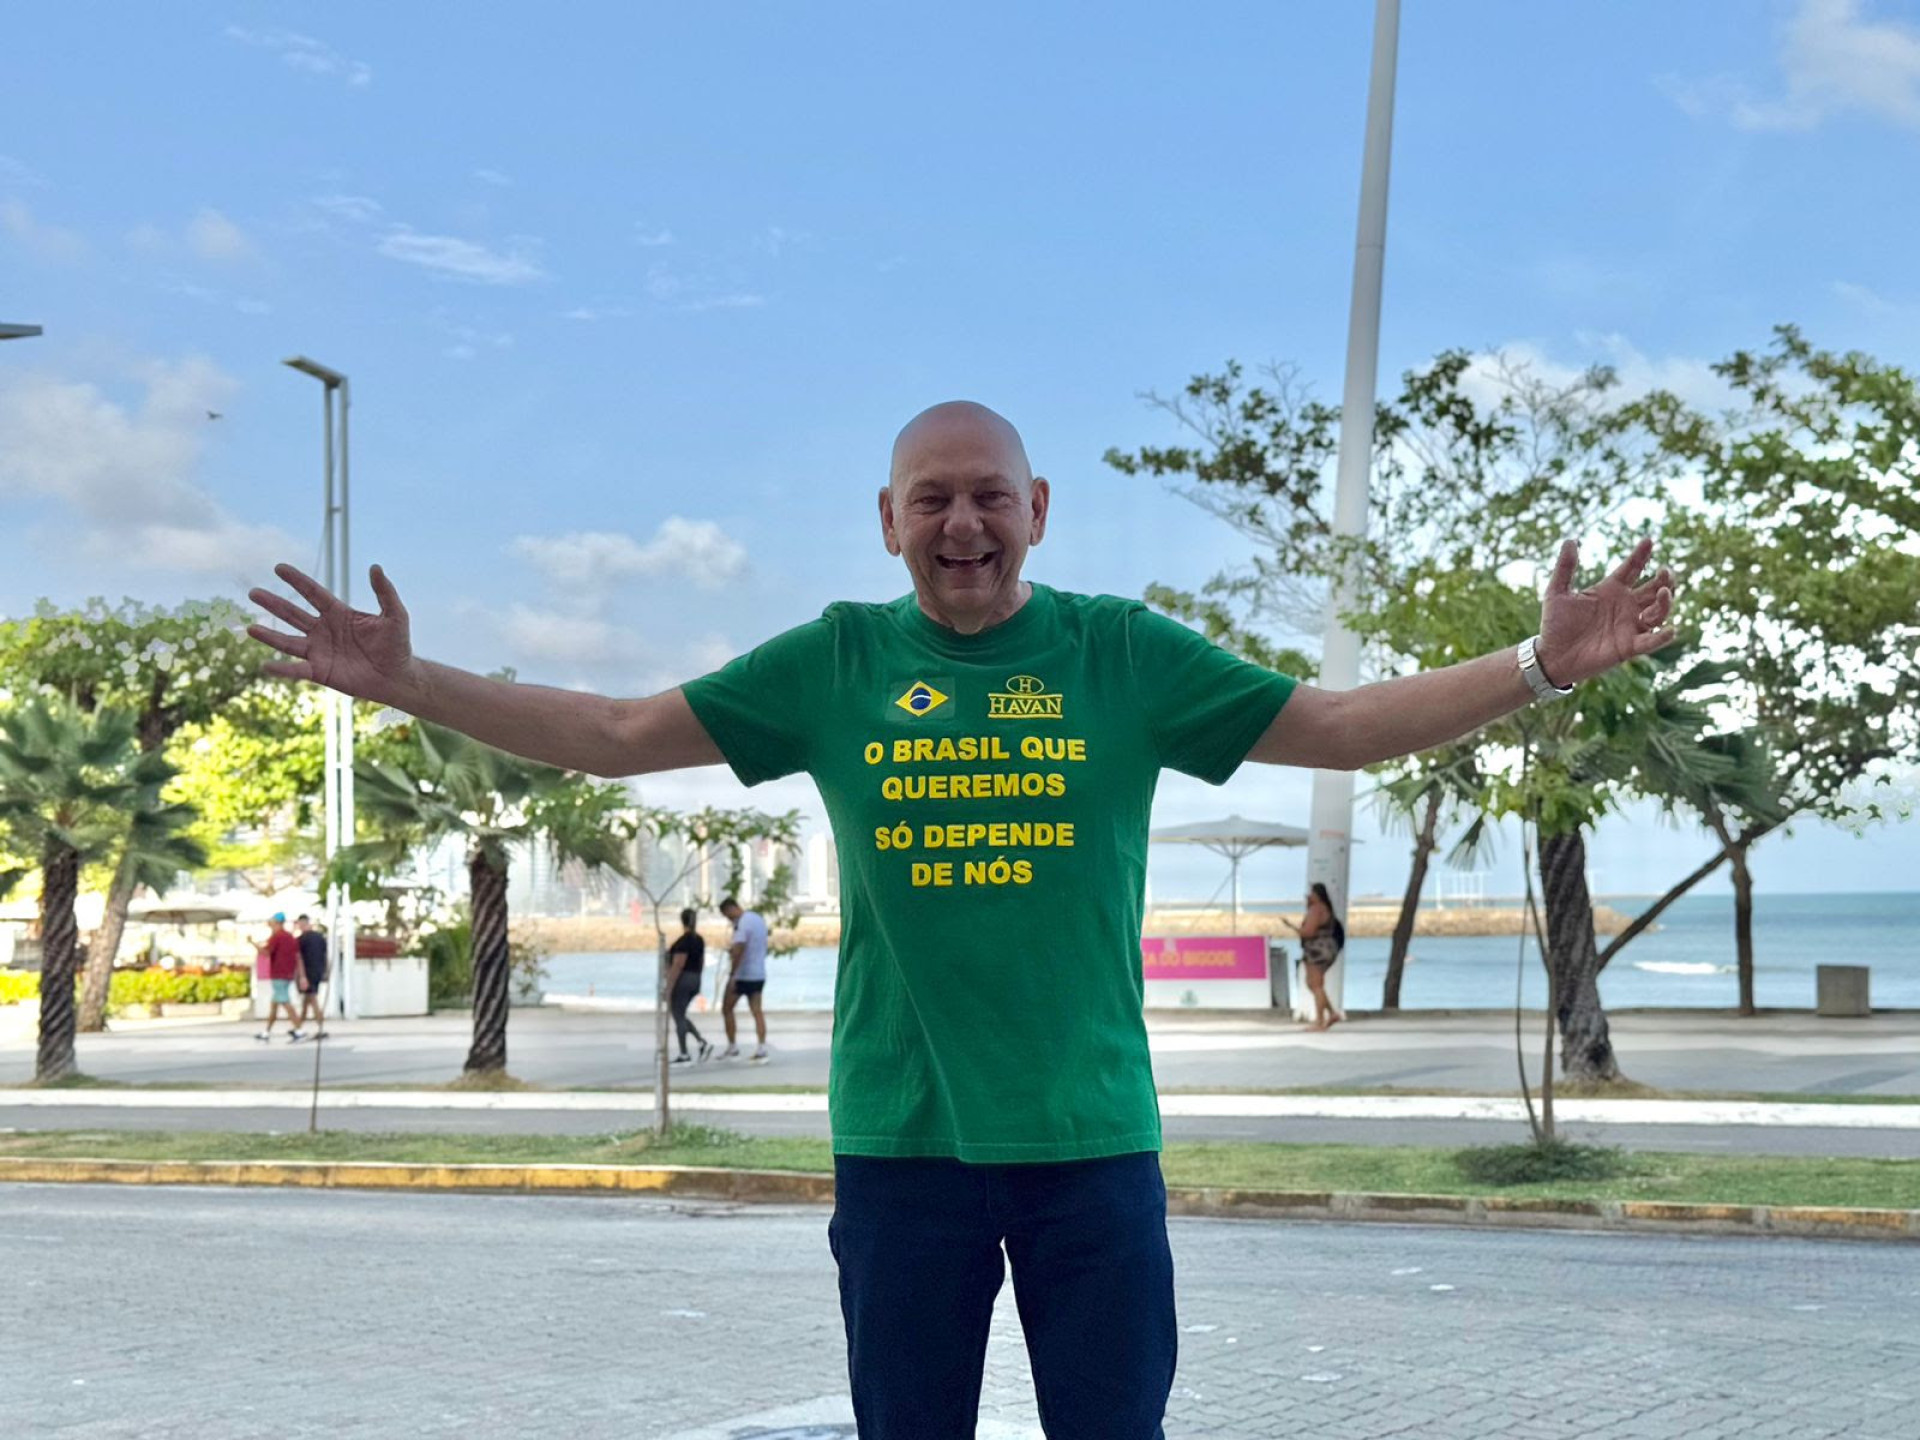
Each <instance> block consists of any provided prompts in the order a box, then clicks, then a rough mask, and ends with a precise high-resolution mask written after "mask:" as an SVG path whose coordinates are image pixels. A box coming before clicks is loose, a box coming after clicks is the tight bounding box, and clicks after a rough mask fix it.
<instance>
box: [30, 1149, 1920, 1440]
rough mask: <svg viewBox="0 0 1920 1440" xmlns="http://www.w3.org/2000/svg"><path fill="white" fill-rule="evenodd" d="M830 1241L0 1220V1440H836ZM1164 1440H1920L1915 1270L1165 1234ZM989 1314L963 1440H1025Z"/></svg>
mask: <svg viewBox="0 0 1920 1440" xmlns="http://www.w3.org/2000/svg"><path fill="white" fill-rule="evenodd" d="M825 1227H826V1213H825V1212H824V1211H823V1210H815V1209H805V1208H740V1207H730V1206H724V1205H703V1204H679V1205H668V1204H664V1203H660V1202H653V1201H644V1200H623V1199H600V1198H594V1199H577V1198H563V1197H539V1198H533V1197H508V1196H460V1195H410V1196H401V1195H381V1194H367V1193H352V1192H324V1193H323V1192H312V1193H308V1192H299V1191H272V1192H265V1191H261V1192H251V1191H238V1190H193V1189H166V1190H160V1189H152V1190H146V1189H131V1188H130V1189H121V1188H118V1187H100V1188H94V1187H53V1186H46V1187H35V1186H10V1187H9V1186H0V1301H3V1302H4V1309H0V1436H5V1437H7V1440H17V1437H40V1436H57V1437H61V1440H67V1437H72V1440H95V1437H99V1440H106V1437H133V1436H139V1437H142V1440H170V1437H179V1440H186V1437H193V1440H206V1437H221V1440H224V1437H256V1436H257V1437H276V1440H280V1437H306V1436H322V1435H324V1436H369V1437H371V1436H453V1435H460V1436H478V1437H488V1436H564V1437H566V1440H599V1437H608V1440H611V1437H620V1440H850V1437H852V1435H853V1428H852V1425H851V1423H850V1419H851V1412H850V1410H849V1408H848V1405H847V1401H846V1393H845V1379H844V1376H845V1351H844V1346H843V1342H842V1337H841V1331H840V1319H839V1313H838V1309H837V1305H836V1301H835V1294H834V1279H833V1267H832V1262H831V1260H830V1258H829V1257H828V1255H827V1250H826V1241H825ZM1173 1233H1174V1247H1175V1252H1176V1257H1177V1261H1178V1264H1179V1271H1180V1306H1181V1310H1180V1323H1181V1326H1182V1330H1183V1333H1182V1335H1181V1344H1182V1355H1181V1364H1180V1373H1179V1378H1178V1381H1177V1383H1176V1388H1175V1392H1174V1396H1173V1400H1172V1404H1171V1407H1170V1409H1169V1413H1168V1419H1167V1435H1168V1437H1169V1440H1185V1437H1197V1436H1219V1437H1235V1440H1267V1437H1280V1436H1288V1437H1312V1440H1380V1437H1389V1436H1406V1437H1418V1440H1576V1437H1578V1440H1722V1437H1736V1436H1737V1437H1752V1440H1825V1437H1838V1436H1847V1437H1854V1440H1914V1437H1915V1436H1916V1435H1920V1419H1916V1417H1920V1250H1916V1249H1914V1248H1911V1247H1901V1246H1889V1245H1875V1244H1865V1243H1859V1242H1843V1241H1832V1242H1821V1241H1797V1240H1778V1239H1774V1240H1764V1239H1763V1240H1746V1239H1716V1238H1699V1239H1681V1238H1668V1237H1648V1236H1612V1235H1588V1234H1579V1233H1565V1232H1525V1233H1485V1234H1483V1233H1474V1232H1462V1231H1457V1230H1448V1229H1426V1228H1421V1227H1416V1226H1405V1227H1401V1226H1339V1225H1329V1224H1312V1223H1277V1222H1275V1223H1268V1222H1248V1221H1178V1222H1175V1225H1174V1231H1173ZM1011 1300H1012V1296H1011V1291H1010V1289H1009V1290H1007V1291H1004V1292H1003V1294H1002V1297H1001V1307H1000V1311H999V1313H998V1315H997V1316H996V1320H995V1325H994V1333H993V1341H992V1345H991V1349H990V1353H989V1357H988V1379H987V1388H986V1396H985V1401H984V1403H983V1407H982V1419H981V1426H980V1433H979V1440H1037V1437H1039V1435H1040V1429H1039V1426H1038V1422H1037V1421H1036V1419H1035V1417H1034V1410H1033V1404H1032V1391H1031V1381H1030V1378H1029V1376H1028V1374H1027V1371H1026V1366H1025V1360H1024V1352H1023V1350H1022V1348H1021V1344H1020V1339H1019V1331H1018V1328H1017V1324H1016V1323H1015V1320H1014V1315H1013V1308H1012V1304H1011Z"/></svg>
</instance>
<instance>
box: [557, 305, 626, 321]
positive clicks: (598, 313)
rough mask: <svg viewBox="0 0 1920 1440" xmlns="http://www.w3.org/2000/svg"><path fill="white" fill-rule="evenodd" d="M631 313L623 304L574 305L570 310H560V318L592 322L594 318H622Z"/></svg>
mask: <svg viewBox="0 0 1920 1440" xmlns="http://www.w3.org/2000/svg"><path fill="white" fill-rule="evenodd" d="M631 314H633V311H631V310H630V309H628V308H627V307H626V306H625V305H576V306H574V307H573V308H572V309H571V310H562V311H561V312H560V318H561V319H562V320H581V321H585V322H588V323H592V322H593V321H596V320H623V319H625V318H626V317H627V316H629V315H631Z"/></svg>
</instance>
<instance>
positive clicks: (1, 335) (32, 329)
mask: <svg viewBox="0 0 1920 1440" xmlns="http://www.w3.org/2000/svg"><path fill="white" fill-rule="evenodd" d="M39 333H40V327H39V326H38V325H7V324H0V340H31V339H32V338H33V337H34V336H35V335H38V334H39Z"/></svg>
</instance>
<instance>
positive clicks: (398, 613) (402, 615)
mask: <svg viewBox="0 0 1920 1440" xmlns="http://www.w3.org/2000/svg"><path fill="white" fill-rule="evenodd" d="M367 579H368V580H369V581H371V582H372V584H373V594H374V598H375V599H376V600H378V601H379V602H380V613H381V614H382V615H384V616H386V617H387V618H388V619H389V620H404V619H406V618H407V607H406V606H404V605H402V604H401V603H400V592H399V591H398V590H396V589H394V588H393V582H392V581H391V580H389V579H388V578H387V572H386V571H384V570H382V569H381V568H380V567H379V566H378V565H375V566H374V567H373V568H372V569H371V570H369V571H367Z"/></svg>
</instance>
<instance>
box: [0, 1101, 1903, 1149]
mask: <svg viewBox="0 0 1920 1440" xmlns="http://www.w3.org/2000/svg"><path fill="white" fill-rule="evenodd" d="M674 1114H675V1118H677V1119H679V1120H683V1121H688V1122H695V1123H703V1124H712V1125H716V1126H719V1127H721V1128H722V1129H726V1130H736V1131H739V1132H740V1133H742V1134H745V1135H814V1136H818V1137H820V1138H822V1139H825V1138H826V1135H827V1117H826V1116H825V1115H823V1114H808V1115H783V1114H766V1113H758V1114H756V1113H743V1112H740V1111H737V1110H730V1111H704V1112H703V1111H701V1110H700V1109H698V1108H697V1107H695V1106H692V1105H687V1104H677V1105H676V1106H675V1108H674ZM320 1123H321V1125H322V1127H323V1128H325V1129H328V1130H354V1131H361V1132H379V1133H407V1134H436V1135H607V1134H613V1133H616V1132H619V1131H625V1130H636V1129H642V1128H644V1127H645V1126H646V1125H647V1124H648V1123H649V1119H648V1116H647V1115H646V1114H642V1113H639V1112H637V1111H635V1110H621V1111H612V1110H580V1111H551V1110H550V1111H525V1110H358V1109H355V1110H326V1111H322V1112H321V1117H320ZM1165 1123H1166V1134H1167V1138H1168V1139H1170V1140H1262V1141H1279V1142H1283V1143H1291V1144H1332V1145H1448V1146H1461V1145H1504V1144H1510V1143H1512V1142H1514V1141H1517V1140H1522V1139H1525V1138H1526V1127H1525V1125H1524V1124H1515V1123H1508V1122H1505V1121H1485V1120H1346V1119H1341V1120H1332V1119H1278V1120H1269V1119H1232V1118H1219V1119H1201V1118H1184V1117H1172V1118H1169V1119H1168V1120H1167V1121H1166V1122H1165ZM306 1128H307V1112H306V1110H305V1108H304V1107H302V1108H278V1107H275V1108H263V1109H220V1110H204V1109H186V1108H182V1109H146V1108H140V1109H132V1108H115V1107H112V1106H105V1105H101V1106H65V1105H63V1106H61V1107H59V1108H58V1109H54V1108H48V1107H41V1106H29V1105H0V1131H5V1130H83V1131H86V1130H243V1131H249V1132H252V1133H255V1134H267V1133H272V1132H284V1131H289V1130H305V1129H306ZM1564 1128H1565V1131H1566V1133H1567V1134H1568V1135H1569V1136H1570V1137H1572V1138H1574V1139H1577V1140H1581V1141H1584V1142H1587V1143H1589V1144H1595V1145H1618V1146H1621V1147H1623V1148H1624V1149H1628V1150H1680V1151H1697V1152H1699V1153H1702V1154H1710V1155H1825V1156H1859V1157H1866V1158H1870V1159H1880V1160H1913V1159H1920V1130H1831V1129H1789V1128H1785V1127H1774V1126H1760V1125H1600V1124H1576V1125H1567V1126H1565V1127H1564Z"/></svg>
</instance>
